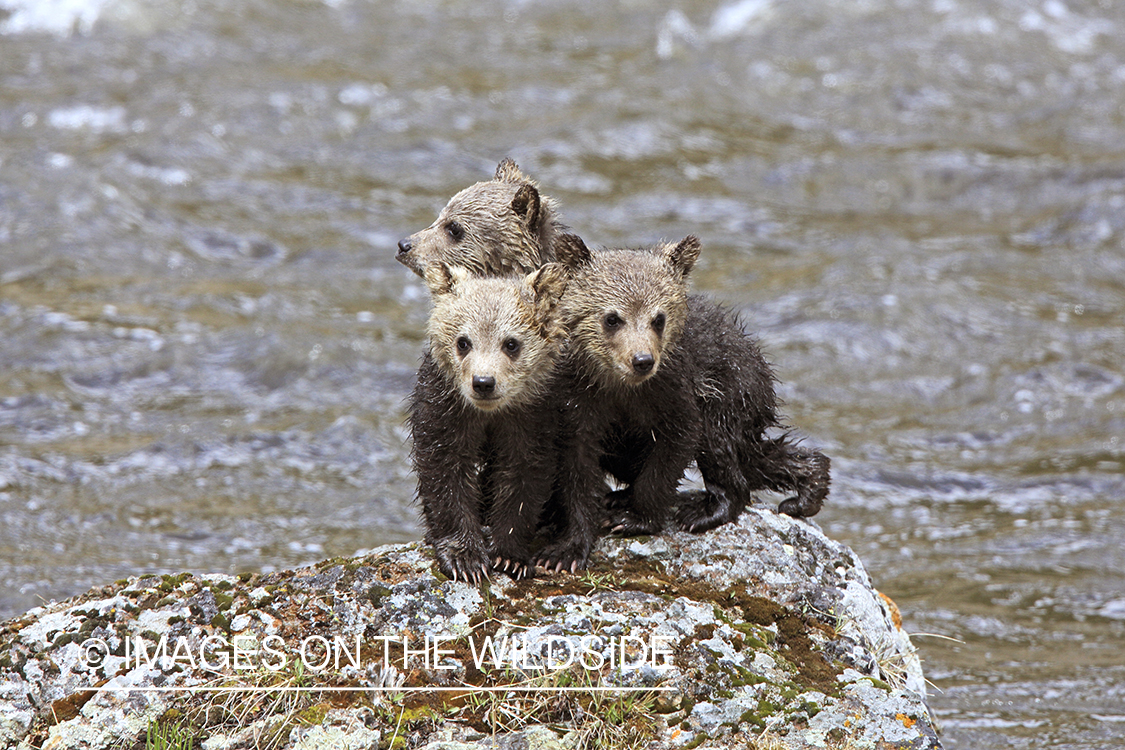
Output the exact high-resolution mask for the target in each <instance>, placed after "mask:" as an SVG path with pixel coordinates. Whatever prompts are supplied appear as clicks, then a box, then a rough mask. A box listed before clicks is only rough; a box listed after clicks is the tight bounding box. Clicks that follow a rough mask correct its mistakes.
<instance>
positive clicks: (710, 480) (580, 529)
mask: <svg viewBox="0 0 1125 750" xmlns="http://www.w3.org/2000/svg"><path fill="white" fill-rule="evenodd" d="M699 251H700V243H699V240H698V239H696V238H695V237H692V236H688V237H687V238H685V239H684V240H682V241H681V242H679V243H678V244H675V245H673V244H661V245H657V246H655V247H653V248H648V249H642V250H622V249H609V250H601V251H598V252H595V253H592V254H591V253H589V251H586V253H585V256H584V258H583V259H582V261H581V262H580V265H579V267H578V269H577V270H576V272H575V275H574V277H573V278H572V279H571V281H570V283H569V284H568V286H567V291H566V294H565V295H564V297H563V302H562V307H563V318H564V321H565V323H566V326H567V329H568V330H569V332H570V336H571V341H570V344H569V352H568V356H567V359H566V360H565V362H564V363H563V365H562V366H561V368H560V369H561V370H562V373H563V378H562V380H563V382H564V383H565V384H566V385H567V401H566V408H565V409H564V411H563V414H564V415H565V424H564V427H563V430H564V432H563V442H562V450H561V452H560V457H559V472H558V483H557V496H558V499H559V502H560V504H561V506H560V507H561V512H562V515H563V516H564V518H563V521H562V523H561V526H562V528H563V531H562V533H561V538H559V539H557V540H556V541H554V542H553V543H552V544H549V545H548V546H547V547H546V548H545V549H544V550H542V551H541V552H540V553H539V555H538V561H539V563H540V564H542V565H544V566H546V567H548V568H551V567H554V568H555V569H556V570H561V569H567V568H569V569H571V570H575V569H577V568H580V567H582V566H584V565H585V563H586V559H587V557H588V555H589V552H590V548H591V546H592V544H593V542H594V540H595V539H596V537H597V533H598V530H599V529H598V523H597V522H598V521H599V520H600V519H601V517H602V514H603V513H604V512H605V510H604V506H603V495H604V486H603V481H604V474H605V473H609V474H610V475H612V476H613V477H614V478H615V479H617V480H618V481H619V482H620V483H622V484H624V485H626V486H625V487H624V488H623V489H621V490H617V491H615V492H613V493H610V495H609V498H608V502H609V508H608V510H609V518H610V520H609V523H608V525H609V526H610V528H611V530H612V531H614V532H617V533H621V534H626V535H633V534H654V533H658V532H659V531H661V530H662V529H663V528H664V525H665V523H666V520H667V514H668V513H669V511H670V510H671V509H672V508H673V507H675V506H676V505H679V511H678V514H677V520H678V522H679V525H680V526H681V527H682V528H684V529H687V530H690V531H697V532H698V531H704V530H707V529H711V528H714V527H716V526H718V525H720V524H723V523H726V522H729V521H733V520H735V519H736V518H737V517H738V515H739V514H740V513H741V512H742V511H743V509H744V508H745V507H746V505H747V504H748V503H749V502H751V500H752V496H751V493H752V492H754V491H756V490H761V489H770V490H776V491H784V490H790V491H796V496H795V497H793V498H789V499H787V500H785V501H784V502H783V503H782V504H781V506H780V508H779V509H780V510H781V512H783V513H787V514H789V515H793V516H811V515H814V514H815V513H816V512H817V511H818V510H819V509H820V506H821V503H822V502H823V500H824V497H825V496H826V495H827V492H828V478H829V477H828V458H827V457H826V456H824V455H822V454H820V453H818V452H816V451H811V450H806V449H803V448H800V447H797V446H794V445H793V444H792V443H791V442H789V440H788V434H787V433H783V434H781V435H780V436H774V437H771V436H769V435H767V432H768V431H769V430H770V429H771V428H775V427H777V426H778V425H779V423H780V420H779V416H778V414H777V400H776V397H775V394H774V389H773V381H774V378H773V374H772V372H771V370H770V367H769V365H768V364H767V363H766V361H765V360H764V359H763V357H762V355H761V352H760V351H759V349H758V346H757V344H756V343H755V342H754V340H753V339H751V338H750V337H749V336H747V335H746V333H745V332H744V331H743V330H742V328H741V327H740V326H739V325H738V323H737V321H736V320H735V319H734V318H733V317H732V316H731V315H730V314H729V313H728V312H726V311H725V310H723V309H722V308H721V307H718V306H717V305H715V304H713V303H711V302H709V301H707V300H706V299H704V298H702V297H697V296H692V297H689V296H688V295H687V276H688V274H689V272H690V271H691V269H692V267H693V265H694V264H695V261H696V259H697V258H698V256H699ZM692 460H695V461H696V463H697V465H698V467H699V470H700V473H701V474H702V476H703V480H704V483H705V486H706V490H705V491H704V492H702V493H688V494H686V495H684V496H679V495H678V494H677V487H678V485H679V482H680V480H681V479H682V477H683V475H684V470H685V469H686V468H687V466H688V465H689V464H690V463H691V461H692ZM684 498H686V501H685V500H684Z"/></svg>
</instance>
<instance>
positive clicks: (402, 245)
mask: <svg viewBox="0 0 1125 750" xmlns="http://www.w3.org/2000/svg"><path fill="white" fill-rule="evenodd" d="M412 247H414V246H413V245H411V244H410V238H409V237H407V238H406V239H404V240H399V241H398V254H399V255H406V254H407V253H408V252H410V248H412Z"/></svg>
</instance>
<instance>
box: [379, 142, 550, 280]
mask: <svg viewBox="0 0 1125 750" xmlns="http://www.w3.org/2000/svg"><path fill="white" fill-rule="evenodd" d="M566 231H567V230H566V227H565V226H563V224H562V223H561V222H560V221H559V217H558V210H557V209H556V207H555V201H554V199H552V198H549V197H547V196H545V195H543V196H541V195H540V194H539V189H538V188H537V187H536V184H535V181H534V180H532V179H531V178H530V177H528V176H527V175H525V174H524V173H523V172H521V171H520V168H519V167H518V166H516V163H515V162H514V161H512V160H511V159H504V160H503V161H502V162H500V164H499V165H498V166H497V167H496V174H495V176H494V177H493V179H491V180H485V181H483V182H478V183H476V184H474V185H470V186H469V187H467V188H465V189H464V190H462V191H461V192H459V193H457V194H456V195H455V196H453V197H452V198H450V199H449V203H448V204H446V206H445V208H443V209H442V210H441V213H440V214H439V215H438V217H437V219H436V220H435V221H434V223H433V224H431V225H430V226H428V227H427V228H425V229H423V230H422V231H420V232H415V233H414V234H412V235H410V236H409V237H407V238H405V239H403V240H401V241H400V242H399V243H398V253H397V255H396V256H395V258H396V259H397V260H398V261H399V262H400V263H402V264H403V265H404V266H406V267H407V268H409V269H410V270H411V271H413V272H414V273H416V274H418V275H419V276H422V275H424V272H425V269H426V267H427V266H429V265H430V264H431V263H438V262H441V263H446V264H448V265H450V266H460V267H462V268H466V269H468V270H469V272H470V273H471V274H472V275H473V276H510V275H514V274H520V273H530V272H531V271H534V270H535V269H537V268H539V266H540V265H542V264H543V263H546V262H549V261H553V260H556V257H555V252H554V248H555V245H556V242H557V240H558V238H559V237H560V235H563V234H565V233H566Z"/></svg>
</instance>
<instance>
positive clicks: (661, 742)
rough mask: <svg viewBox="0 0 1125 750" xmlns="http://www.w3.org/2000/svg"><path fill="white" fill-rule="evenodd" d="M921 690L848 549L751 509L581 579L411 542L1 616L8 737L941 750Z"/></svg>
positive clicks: (217, 744) (900, 637)
mask: <svg viewBox="0 0 1125 750" xmlns="http://www.w3.org/2000/svg"><path fill="white" fill-rule="evenodd" d="M924 695H925V682H924V679H923V676H922V670H921V666H920V662H919V660H918V657H917V654H916V653H915V651H914V649H913V646H912V645H911V643H910V639H909V638H908V637H907V635H906V633H905V632H903V630H902V628H901V618H900V617H899V615H898V613H897V610H896V609H895V608H894V606H893V603H891V602H890V600H889V599H887V598H886V597H883V596H881V595H880V594H879V593H878V592H877V591H876V590H875V589H874V588H873V587H872V585H871V582H870V579H869V578H868V576H867V573H866V572H865V571H864V569H863V566H862V564H861V563H860V562H859V560H858V559H857V558H856V556H855V555H854V553H852V551H851V550H849V549H848V548H847V547H845V546H843V545H841V544H838V543H836V542H833V541H831V540H829V539H828V538H826V537H825V536H824V535H823V534H822V533H821V532H820V530H819V529H818V528H817V527H816V526H815V524H812V523H810V522H808V521H800V520H794V519H791V518H789V517H786V516H779V515H777V514H774V513H772V512H769V511H760V510H751V511H748V512H746V513H745V514H744V515H743V516H742V518H741V520H740V521H739V522H738V523H737V524H731V525H727V526H724V527H722V528H720V529H717V530H715V531H713V532H709V533H707V534H702V535H692V534H685V533H670V534H667V535H664V536H659V537H650V538H638V539H616V538H607V539H603V540H602V541H601V542H599V545H598V547H597V549H596V550H595V554H594V556H593V558H592V561H591V566H590V568H589V569H588V570H587V571H586V572H585V573H583V574H582V575H578V576H575V575H570V574H557V575H541V576H540V577H537V578H532V579H527V580H522V581H511V580H510V579H508V578H506V577H503V576H500V577H497V578H494V579H493V580H492V581H491V582H489V583H487V584H485V585H483V586H481V587H479V588H477V587H473V586H470V585H468V584H465V583H459V582H454V581H450V580H448V579H446V578H444V577H443V576H441V574H440V573H438V572H437V568H436V566H435V564H434V559H433V557H432V555H431V553H430V551H429V549H428V548H426V547H424V546H423V545H421V544H405V545H394V546H388V547H383V548H380V549H378V550H375V551H373V552H371V553H370V554H368V555H365V556H363V557H356V558H349V559H343V558H338V559H333V560H327V561H325V562H323V563H321V564H319V565H316V566H313V567H311V568H306V569H301V570H295V571H285V572H279V573H270V574H264V575H243V576H239V577H232V576H223V575H199V576H197V575H191V574H181V575H178V576H162V577H160V576H142V577H139V578H134V579H130V580H128V581H125V582H119V583H118V584H114V585H112V586H107V587H103V588H100V589H95V590H93V591H91V592H88V593H87V594H85V595H84V596H81V597H77V598H75V599H72V600H69V601H66V602H62V603H51V604H49V605H46V606H43V607H39V608H37V609H34V610H32V611H30V612H28V613H26V614H24V615H22V616H21V617H18V618H15V619H13V620H9V621H7V622H5V623H2V624H0V747H9V746H11V747H22V748H33V747H51V748H117V747H126V746H129V745H130V744H131V743H134V742H137V741H143V740H144V739H145V737H146V735H147V734H148V733H151V732H153V731H158V732H172V733H178V736H181V737H186V738H188V739H189V740H190V741H193V742H195V745H196V746H198V747H203V748H207V749H209V750H220V749H221V748H233V747H273V748H321V747H324V748H328V747H333V748H336V747H355V748H398V747H424V748H429V750H438V748H445V749H449V748H456V749H457V750H463V749H464V750H467V749H468V748H485V747H489V748H491V747H497V746H500V747H517V746H519V747H523V746H526V747H529V748H530V747H537V748H556V747H557V748H562V747H566V748H585V747H589V748H595V747H596V748H603V747H605V748H612V747H622V748H624V747H648V748H676V747H703V748H725V747H759V746H760V747H773V748H792V749H794V750H801V749H803V748H837V747H849V748H880V749H883V748H911V749H912V750H917V749H919V748H939V747H940V743H939V741H938V739H937V736H936V733H935V728H934V723H933V720H932V718H931V716H930V714H929V711H928V709H927V707H926V704H925V699H924ZM769 743H772V744H769Z"/></svg>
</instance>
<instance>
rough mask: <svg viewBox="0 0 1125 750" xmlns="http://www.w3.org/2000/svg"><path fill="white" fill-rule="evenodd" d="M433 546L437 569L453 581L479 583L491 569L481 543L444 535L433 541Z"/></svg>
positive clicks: (486, 576)
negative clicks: (444, 536)
mask: <svg viewBox="0 0 1125 750" xmlns="http://www.w3.org/2000/svg"><path fill="white" fill-rule="evenodd" d="M433 547H434V556H435V557H436V558H437V563H438V569H439V570H441V572H442V573H443V574H445V575H446V576H447V577H449V578H452V579H453V580H454V581H464V582H465V583H473V584H476V585H480V582H481V581H483V580H485V579H486V578H488V575H489V573H490V572H491V570H492V568H491V566H490V565H489V562H488V556H487V555H486V554H485V550H484V545H483V544H480V545H478V544H472V543H465V542H464V541H463V540H460V539H458V538H456V537H446V538H444V539H438V540H437V541H435V542H434V544H433Z"/></svg>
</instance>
